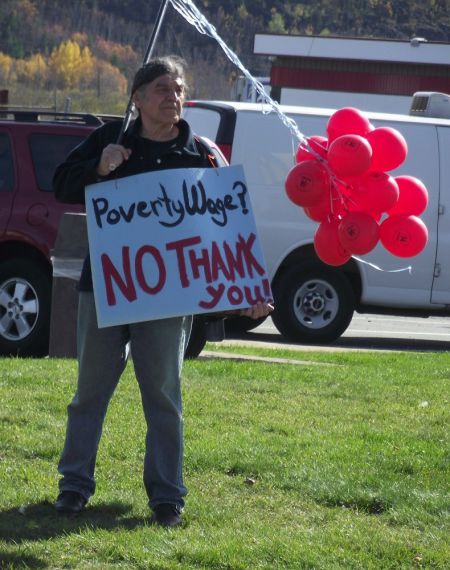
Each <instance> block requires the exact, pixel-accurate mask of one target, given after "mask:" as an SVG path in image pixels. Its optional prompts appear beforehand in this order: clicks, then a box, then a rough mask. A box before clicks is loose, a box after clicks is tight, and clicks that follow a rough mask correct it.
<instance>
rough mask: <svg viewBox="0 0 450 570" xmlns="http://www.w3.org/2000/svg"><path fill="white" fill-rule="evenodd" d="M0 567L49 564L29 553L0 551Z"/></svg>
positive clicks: (39, 566) (45, 566)
mask: <svg viewBox="0 0 450 570" xmlns="http://www.w3.org/2000/svg"><path fill="white" fill-rule="evenodd" d="M0 568H8V569H9V568H11V569H12V568H48V564H47V563H46V562H45V561H44V560H41V559H40V558H36V556H31V555H29V554H7V553H5V552H1V551H0Z"/></svg>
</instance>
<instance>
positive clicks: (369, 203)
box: [350, 171, 399, 212]
mask: <svg viewBox="0 0 450 570" xmlns="http://www.w3.org/2000/svg"><path fill="white" fill-rule="evenodd" d="M398 198H399V188H398V184H397V182H396V180H395V178H393V177H392V176H389V174H386V173H385V172H373V171H369V172H366V174H363V175H362V176H361V178H359V179H358V181H357V182H356V183H355V188H354V190H353V192H352V194H351V197H350V202H351V204H352V209H353V210H358V209H359V210H362V211H364V212H387V211H388V210H390V209H391V208H393V207H394V206H395V204H396V203H397V202H398Z"/></svg>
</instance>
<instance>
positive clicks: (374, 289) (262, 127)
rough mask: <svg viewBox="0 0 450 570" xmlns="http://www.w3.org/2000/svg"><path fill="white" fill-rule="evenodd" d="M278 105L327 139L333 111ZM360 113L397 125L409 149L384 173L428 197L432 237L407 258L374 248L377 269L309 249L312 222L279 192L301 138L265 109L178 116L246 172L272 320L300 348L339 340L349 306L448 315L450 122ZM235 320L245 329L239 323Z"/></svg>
mask: <svg viewBox="0 0 450 570" xmlns="http://www.w3.org/2000/svg"><path fill="white" fill-rule="evenodd" d="M281 109H282V111H283V112H284V113H285V114H286V115H288V116H289V117H292V118H293V119H294V120H295V121H296V123H297V124H298V127H299V129H300V131H301V132H302V133H303V134H304V135H306V136H310V135H323V136H326V124H327V121H328V118H329V116H330V115H331V114H332V113H333V112H334V111H335V109H328V110H326V109H316V108H302V107H283V106H282V107H281ZM365 115H366V116H367V117H368V118H369V120H370V122H371V123H372V124H373V125H374V126H376V127H379V126H389V127H393V128H395V129H397V130H398V131H400V132H401V133H402V134H403V136H404V137H405V139H406V141H407V143H408V156H407V159H406V161H405V162H404V163H403V164H402V165H401V167H400V168H398V169H397V170H395V171H393V172H390V174H392V175H394V176H396V175H398V174H401V173H402V174H408V175H411V176H415V177H417V178H419V179H420V180H421V181H422V182H423V183H424V184H425V185H426V187H427V189H428V193H429V205H428V208H427V210H426V211H425V212H424V214H422V216H421V218H422V220H423V221H424V222H425V224H426V226H427V228H428V231H429V241H428V244H427V246H426V248H425V249H424V250H423V251H422V253H420V254H419V255H417V256H416V257H412V258H407V259H404V258H399V257H394V256H393V255H391V254H390V253H388V252H387V251H386V250H385V249H384V248H383V246H382V245H377V247H376V248H375V249H374V250H373V251H372V252H371V253H370V254H368V255H366V256H364V257H363V261H366V262H368V263H370V264H373V265H376V266H378V267H379V268H380V269H376V268H374V267H373V266H372V265H369V264H368V263H363V262H362V261H359V260H357V259H354V258H352V259H350V261H349V262H347V263H346V264H345V265H343V266H340V267H331V266H328V265H325V264H324V263H322V262H321V261H320V260H319V259H318V257H317V255H316V253H315V251H314V247H313V236H314V232H315V230H316V228H317V223H315V222H313V221H312V220H310V219H309V218H308V217H307V216H306V215H305V214H304V212H303V209H302V208H299V207H297V206H295V205H294V204H293V203H292V202H291V201H290V200H289V199H288V197H287V195H286V192H285V189H284V183H285V179H286V176H287V173H288V172H289V170H290V169H291V168H292V166H293V165H294V159H293V149H295V147H296V146H297V142H298V141H297V140H293V138H292V136H291V134H290V131H289V129H288V128H287V127H286V126H285V125H284V124H283V123H282V122H281V120H280V119H279V117H278V115H277V114H276V113H275V112H274V111H272V112H270V107H268V106H263V105H261V104H250V103H237V102H217V101H190V102H187V103H186V106H185V110H184V118H185V119H186V120H187V121H188V122H189V123H190V124H191V126H192V127H193V129H194V131H196V132H197V133H198V134H200V135H204V136H206V137H208V138H210V139H212V140H213V141H215V142H216V143H217V144H218V146H220V147H221V149H222V151H223V152H224V154H225V155H227V157H228V158H229V160H230V163H231V164H243V166H244V170H245V175H246V180H247V185H248V189H249V192H250V196H251V201H252V205H253V210H254V213H255V218H256V224H257V227H258V231H259V237H260V240H261V243H262V247H263V252H264V255H265V260H266V264H267V269H268V272H269V274H270V278H271V284H272V291H273V294H274V298H275V306H276V309H275V312H274V313H273V317H272V318H273V321H274V323H275V325H276V327H277V328H278V330H279V331H280V332H281V333H282V334H283V335H284V336H286V337H287V338H289V339H291V340H294V341H297V342H305V343H322V342H331V341H333V340H335V339H336V338H338V337H339V336H340V335H341V334H342V333H343V332H344V331H345V329H346V328H347V327H348V325H349V323H350V321H351V319H352V315H353V312H354V311H355V310H356V311H357V312H360V313H369V312H376V313H386V314H393V315H395V314H396V315H419V316H424V317H426V316H430V315H442V314H449V313H450V261H449V251H450V121H449V120H446V119H431V118H422V117H413V116H408V115H388V114H379V113H365ZM446 251H447V253H445V252H446ZM446 260H447V261H446ZM408 266H410V268H411V269H410V271H408V270H407V268H408ZM399 269H404V270H403V271H397V270H399ZM239 322H242V323H243V324H242V325H238V326H242V328H244V327H247V330H249V329H250V328H251V324H250V323H247V322H246V321H245V320H242V319H241V321H239Z"/></svg>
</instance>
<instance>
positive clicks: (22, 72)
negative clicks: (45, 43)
mask: <svg viewBox="0 0 450 570" xmlns="http://www.w3.org/2000/svg"><path fill="white" fill-rule="evenodd" d="M15 69H16V74H17V81H20V82H23V83H27V84H28V85H31V86H33V87H38V88H40V87H44V86H45V84H46V82H47V79H48V65H47V62H46V61H45V59H44V58H43V57H42V55H41V54H39V53H37V54H35V55H32V56H31V57H29V58H28V59H19V60H17V61H16V62H15Z"/></svg>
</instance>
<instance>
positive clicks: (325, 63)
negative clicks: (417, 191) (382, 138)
mask: <svg viewBox="0 0 450 570" xmlns="http://www.w3.org/2000/svg"><path fill="white" fill-rule="evenodd" d="M254 53H255V54H259V55H266V56H270V57H271V59H272V69H271V74H270V84H271V97H272V98H273V99H275V100H276V101H278V102H280V103H282V104H286V105H306V106H313V107H327V108H341V107H348V106H353V107H357V108H359V109H361V110H367V111H383V112H392V113H408V112H409V108H410V105H411V100H412V96H413V94H414V93H416V92H418V91H428V92H440V93H450V44H447V43H441V42H427V41H426V40H425V39H424V38H413V39H412V40H411V41H399V40H380V39H359V38H358V39H357V38H337V37H322V36H287V35H271V34H256V35H255V40H254Z"/></svg>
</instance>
